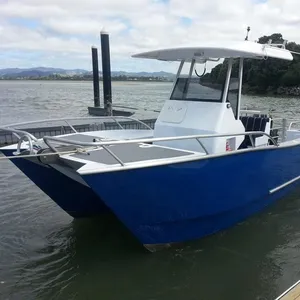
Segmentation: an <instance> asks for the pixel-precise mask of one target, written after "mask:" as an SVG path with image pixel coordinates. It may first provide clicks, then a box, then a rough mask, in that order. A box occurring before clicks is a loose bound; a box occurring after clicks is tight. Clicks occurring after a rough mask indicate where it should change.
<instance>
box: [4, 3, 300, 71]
mask: <svg viewBox="0 0 300 300" xmlns="http://www.w3.org/2000/svg"><path fill="white" fill-rule="evenodd" d="M299 10H300V1H299V0H284V1H283V0H227V1H225V0H185V1H184V0H0V68H8V67H19V68H27V67H37V66H45V67H60V68H66V69H75V68H83V69H87V70H91V68H92V66H91V46H92V45H94V46H96V47H98V48H99V50H100V31H101V30H102V29H104V30H106V31H108V32H109V34H110V50H111V66H112V70H115V71H117V70H118V71H119V70H123V71H134V72H135V71H148V72H152V71H161V70H163V71H170V72H175V71H176V67H177V64H176V63H169V62H158V61H152V60H145V59H136V58H131V55H132V54H135V53H139V52H143V51H148V50H154V49H159V48H166V47H173V46H190V45H203V44H205V42H206V41H209V42H220V43H222V41H225V40H243V39H244V38H245V35H246V28H247V26H250V27H251V32H250V39H251V40H256V39H258V38H259V37H260V36H262V35H269V34H272V33H275V32H279V33H282V34H283V36H284V38H285V39H287V40H289V41H296V42H297V43H300V30H299V28H300V14H299ZM99 55H100V53H99ZM100 67H101V63H100ZM100 69H101V68H100Z"/></svg>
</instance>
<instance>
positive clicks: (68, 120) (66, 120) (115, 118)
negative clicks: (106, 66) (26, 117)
mask: <svg viewBox="0 0 300 300" xmlns="http://www.w3.org/2000/svg"><path fill="white" fill-rule="evenodd" d="M106 120H112V121H114V122H115V123H116V124H117V125H118V127H119V128H120V129H125V128H124V126H122V124H121V123H120V121H121V120H126V121H134V122H137V123H139V124H141V125H143V126H145V127H146V128H147V129H150V130H152V128H151V127H150V126H149V125H147V124H146V123H145V122H143V121H141V120H139V119H136V118H133V117H124V116H103V117H74V118H55V119H43V120H35V121H28V122H21V123H13V124H8V125H3V126H1V127H0V130H10V129H11V128H16V127H20V126H28V125H35V124H42V123H53V122H64V123H65V124H66V125H67V126H68V127H70V129H71V130H72V131H73V132H74V133H77V130H76V129H75V128H74V126H76V125H72V124H71V121H77V122H78V121H100V122H103V121H106ZM77 125H82V124H81V123H79V124H77Z"/></svg>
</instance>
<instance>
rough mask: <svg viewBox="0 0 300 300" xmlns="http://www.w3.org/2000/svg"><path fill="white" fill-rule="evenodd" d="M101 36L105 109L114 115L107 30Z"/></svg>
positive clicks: (108, 113)
mask: <svg viewBox="0 0 300 300" xmlns="http://www.w3.org/2000/svg"><path fill="white" fill-rule="evenodd" d="M100 36H101V56H102V78H103V79H102V80H103V101H104V109H105V111H106V113H107V115H108V116H111V115H112V92H111V70H110V50H109V35H108V33H107V32H105V31H101V33H100Z"/></svg>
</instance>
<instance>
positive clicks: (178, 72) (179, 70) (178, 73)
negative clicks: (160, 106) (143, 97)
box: [169, 60, 184, 99]
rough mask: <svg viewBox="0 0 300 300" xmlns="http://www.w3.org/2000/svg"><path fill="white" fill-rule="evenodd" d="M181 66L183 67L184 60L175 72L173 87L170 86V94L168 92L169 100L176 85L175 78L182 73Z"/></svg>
mask: <svg viewBox="0 0 300 300" xmlns="http://www.w3.org/2000/svg"><path fill="white" fill-rule="evenodd" d="M183 65H184V60H182V61H181V62H180V65H179V68H178V71H177V74H176V77H175V79H174V81H173V86H172V89H171V92H170V96H169V99H170V98H171V95H172V93H173V90H174V87H175V84H176V82H177V78H178V77H179V76H180V74H181V71H182V68H183Z"/></svg>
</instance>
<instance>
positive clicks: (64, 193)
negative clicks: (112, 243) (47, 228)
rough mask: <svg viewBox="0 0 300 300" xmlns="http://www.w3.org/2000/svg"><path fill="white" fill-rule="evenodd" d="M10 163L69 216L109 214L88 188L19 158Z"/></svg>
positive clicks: (4, 151)
mask: <svg viewBox="0 0 300 300" xmlns="http://www.w3.org/2000/svg"><path fill="white" fill-rule="evenodd" d="M1 152H3V154H4V155H6V156H9V155H12V151H10V150H1ZM11 161H12V162H13V163H14V165H15V166H16V167H17V168H19V169H20V170H21V171H22V172H23V173H24V174H25V175H26V176H27V177H28V178H29V179H30V180H31V181H33V182H34V183H35V184H36V185H37V186H38V187H39V188H40V189H41V190H42V191H43V192H44V193H45V194H47V195H48V196H49V197H50V198H51V199H52V200H53V201H54V202H55V203H56V204H57V205H59V206H60V207H61V208H62V209H63V210H64V211H66V212H67V213H68V214H69V215H70V216H72V217H74V218H83V217H92V216H96V215H100V214H102V213H105V212H109V209H108V208H107V206H106V205H105V204H104V203H103V202H102V201H101V199H99V198H98V196H97V195H96V194H95V193H94V192H93V190H92V189H90V188H89V187H88V186H85V185H82V184H80V183H78V182H77V181H75V180H72V179H70V178H69V177H68V176H65V175H64V174H62V173H60V172H58V171H56V170H55V169H53V168H51V167H46V166H43V165H39V164H37V163H34V162H32V161H29V160H26V159H20V158H19V159H13V160H11Z"/></svg>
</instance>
